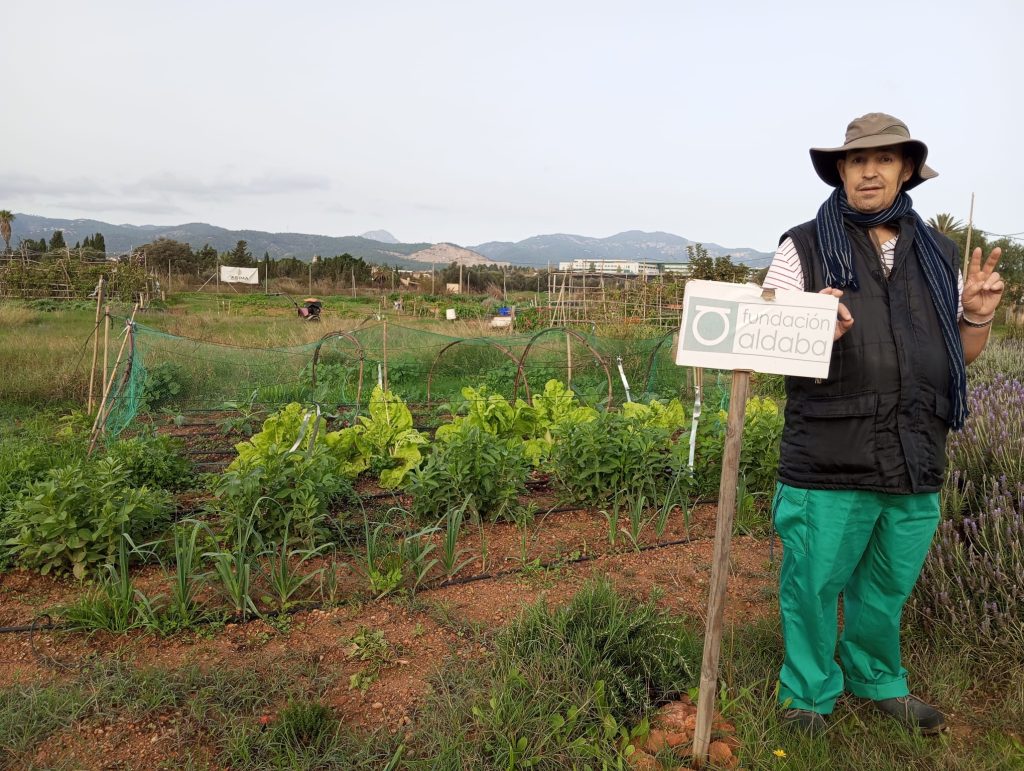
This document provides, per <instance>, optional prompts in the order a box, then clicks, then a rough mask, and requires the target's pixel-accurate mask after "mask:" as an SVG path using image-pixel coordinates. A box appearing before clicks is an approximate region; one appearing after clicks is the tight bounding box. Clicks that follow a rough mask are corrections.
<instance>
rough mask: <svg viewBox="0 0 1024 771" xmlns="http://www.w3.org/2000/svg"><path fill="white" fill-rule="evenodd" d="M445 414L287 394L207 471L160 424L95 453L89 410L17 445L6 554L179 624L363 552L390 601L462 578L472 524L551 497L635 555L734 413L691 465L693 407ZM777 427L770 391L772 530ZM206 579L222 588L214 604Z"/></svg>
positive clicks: (135, 619) (761, 454)
mask: <svg viewBox="0 0 1024 771" xmlns="http://www.w3.org/2000/svg"><path fill="white" fill-rule="evenodd" d="M448 407H449V409H450V412H449V414H448V418H447V420H445V421H443V422H442V423H441V424H440V425H439V426H437V427H436V429H435V430H434V431H433V434H432V435H431V434H429V433H427V432H424V431H421V430H418V429H416V428H414V426H413V414H412V412H411V411H410V409H409V407H408V405H407V404H406V403H405V402H404V401H403V400H402V399H401V398H399V397H398V396H396V395H395V394H393V393H391V392H389V391H384V390H382V389H380V388H377V389H375V390H374V392H373V394H372V396H371V399H370V403H369V408H368V410H367V411H366V414H362V415H359V416H358V417H356V418H354V419H352V420H351V424H350V425H349V424H348V422H349V421H348V420H346V416H344V415H340V416H332V417H331V419H328V418H326V417H324V416H321V415H319V414H318V412H317V411H316V410H315V409H314V408H307V407H304V406H302V405H300V404H298V403H293V404H289V405H288V406H286V407H284V408H283V409H281V410H279V411H277V412H275V413H273V414H271V415H270V416H269V417H267V418H266V420H265V421H264V422H263V424H262V428H261V429H260V430H259V431H257V432H256V433H254V434H253V435H252V436H251V437H249V438H248V439H246V440H245V441H242V442H240V443H238V445H237V455H236V457H235V458H234V460H233V461H232V462H231V464H230V465H229V466H228V468H227V469H226V470H225V471H223V472H222V473H217V474H204V475H199V474H196V473H195V469H194V467H193V466H192V465H191V464H190V462H189V461H188V459H187V457H188V456H187V455H185V454H184V452H183V447H182V445H181V443H180V441H179V440H177V439H173V438H171V437H168V436H165V435H159V434H157V433H154V432H152V431H147V430H143V431H141V432H139V433H137V434H136V435H135V436H133V437H131V438H127V439H123V440H122V441H120V442H117V443H115V444H113V445H112V446H111V448H110V450H109V452H108V453H107V454H106V455H104V456H103V457H97V458H90V457H85V456H84V455H83V453H82V451H81V447H82V434H83V433H84V421H83V420H81V419H80V418H77V419H76V418H74V417H72V418H69V419H66V420H65V422H64V425H63V427H62V429H61V430H60V431H58V432H57V433H58V435H57V436H55V437H53V440H52V441H51V442H49V443H41V442H36V443H35V444H34V445H31V446H29V445H28V444H25V445H24V446H22V447H21V448H20V452H16V451H14V450H13V448H6V449H5V454H6V455H7V457H6V458H5V459H4V466H3V467H4V468H5V469H6V471H5V478H4V480H3V485H4V487H5V489H6V492H7V495H5V496H4V500H5V501H6V503H5V505H4V511H3V529H4V531H5V538H4V544H5V545H4V549H5V554H4V559H5V560H6V561H7V562H8V563H13V564H17V565H20V566H22V567H25V568H29V569H32V570H38V571H40V572H42V573H46V574H65V573H69V574H72V575H73V576H76V577H78V578H81V579H86V580H90V581H93V582H96V586H97V587H98V589H97V594H96V595H95V596H93V597H90V598H88V599H87V601H86V603H85V604H86V607H85V610H83V609H81V608H79V609H77V610H75V609H72V610H71V611H69V612H68V613H65V617H67V618H76V619H78V621H79V622H80V623H83V624H85V625H90V623H91V625H92V626H109V625H110V624H109V623H108V622H109V621H110V619H111V618H113V617H115V616H116V617H117V618H118V619H120V620H119V621H118V622H117V624H119V625H121V626H123V625H125V624H128V625H135V624H146V625H150V626H153V627H155V628H158V629H164V630H175V629H179V628H181V627H182V626H187V625H189V624H191V623H194V622H195V621H196V620H197V619H200V618H204V619H205V618H208V617H209V616H210V614H220V615H224V614H230V615H237V616H247V615H250V614H256V613H266V612H270V611H282V610H287V609H289V608H291V607H295V606H296V604H297V603H299V604H301V603H302V602H305V601H323V600H325V599H326V597H327V595H334V596H336V595H337V593H338V591H339V589H338V587H337V586H336V585H332V581H335V579H334V578H330V576H336V573H335V571H334V570H333V566H332V564H331V563H332V560H334V559H337V560H343V561H346V562H347V563H348V564H350V565H355V566H356V568H357V571H358V574H359V576H360V577H361V581H362V582H363V583H364V587H363V588H364V589H365V590H366V591H368V592H370V593H371V594H372V595H375V596H376V595H382V594H386V593H389V592H395V591H406V590H407V591H415V590H416V588H417V587H418V586H420V585H421V584H423V583H424V582H425V581H429V580H442V579H451V578H453V577H455V576H456V575H457V574H458V573H459V572H460V570H462V569H463V568H464V567H465V565H466V564H468V563H469V562H472V561H473V560H471V559H468V557H469V556H470V555H469V554H468V550H467V549H466V548H465V547H464V546H463V538H464V536H465V534H466V533H467V532H468V531H472V529H473V528H474V527H475V526H477V525H479V524H480V523H487V522H507V523H513V524H515V525H517V526H520V527H522V528H529V527H530V526H531V523H533V522H534V521H535V519H536V518H537V516H538V514H539V513H542V507H543V508H544V509H550V508H551V507H552V506H556V505H557V506H570V507H571V506H577V507H586V508H587V509H589V510H591V511H592V512H593V515H594V516H597V517H604V518H605V519H606V520H607V533H608V540H609V542H610V545H611V546H612V547H616V548H639V545H640V543H641V541H643V540H644V538H645V537H647V538H648V539H650V538H652V537H653V538H654V539H655V540H658V539H661V538H662V537H663V535H664V532H665V529H666V525H667V523H668V521H669V518H670V517H680V516H685V515H686V513H687V512H688V511H689V509H690V507H691V506H692V504H693V502H694V501H696V500H698V499H700V498H702V497H711V498H713V497H714V495H715V493H716V492H717V486H718V476H719V465H718V464H719V463H720V459H721V449H722V442H723V439H724V433H725V413H724V412H720V413H719V412H710V413H708V414H707V415H706V416H705V417H704V418H703V419H702V420H701V421H700V425H699V430H698V432H697V438H696V442H697V445H696V448H695V449H696V456H697V460H698V462H697V463H696V464H695V466H694V468H693V469H691V468H690V467H689V466H688V456H689V434H690V425H691V419H690V415H689V413H688V411H687V410H686V408H685V407H684V406H683V405H682V404H681V403H680V402H679V401H678V400H671V401H667V402H662V401H656V400H655V401H651V402H649V403H646V404H641V403H627V404H625V405H623V407H622V409H621V410H619V411H603V410H600V409H596V408H594V407H590V406H586V405H584V404H582V403H581V402H580V401H579V400H578V399H577V397H576V395H575V394H574V393H573V392H572V391H571V390H569V389H567V388H566V387H565V386H564V385H563V384H562V383H560V382H559V381H555V380H552V381H549V382H548V383H547V384H546V385H545V387H544V390H543V392H541V393H538V394H535V395H534V396H533V398H532V399H531V400H530V402H529V403H527V402H526V401H525V400H522V399H520V400H517V401H516V402H514V403H512V402H509V401H508V400H506V399H505V398H504V397H502V396H500V395H498V394H494V393H489V392H488V390H487V389H486V388H480V389H474V388H469V387H467V388H464V389H463V392H462V395H461V399H460V400H459V401H458V402H455V403H452V404H450V405H448ZM781 424H782V418H781V415H780V413H779V410H778V408H777V406H776V405H775V403H774V402H773V401H771V400H769V399H760V398H756V399H754V400H752V401H751V402H750V403H749V405H748V408H747V436H748V440H749V441H748V442H747V444H746V448H745V451H744V456H743V459H742V473H743V478H744V485H745V489H746V491H747V492H746V493H745V496H744V499H743V501H745V503H746V505H747V506H748V507H749V509H750V515H751V517H748V520H751V518H752V517H754V516H755V515H756V516H760V517H761V518H762V519H761V520H760V521H761V522H762V524H763V516H764V515H763V510H764V508H765V506H764V503H765V502H766V500H767V498H766V496H763V495H759V494H760V493H763V492H766V491H767V490H768V489H769V487H770V485H771V484H772V477H773V475H774V468H775V452H776V447H777V443H778V436H779V432H780V431H781ZM15 455H16V456H17V459H15ZM538 489H541V490H542V491H543V492H542V494H539V495H538V494H537V493H536V490H538ZM183 500H187V501H189V502H190V506H191V508H190V510H188V511H186V512H184V513H183V512H182V511H181V510H180V509H181V508H182V501H183ZM743 501H741V504H742V502H743ZM759 503H760V505H759ZM524 559H525V558H524ZM139 562H149V563H152V564H158V565H165V566H166V572H167V574H168V575H167V578H168V582H167V583H168V586H169V587H170V588H169V590H168V592H166V593H164V594H163V595H162V596H160V597H159V598H155V597H144V596H143V595H141V593H140V591H139V590H138V589H137V587H134V586H132V585H131V579H130V570H129V568H130V567H131V566H132V565H134V564H136V563H139ZM314 566H315V567H314ZM211 583H212V584H213V585H215V586H217V588H218V590H219V591H218V592H217V593H216V594H218V596H219V598H220V599H219V601H218V603H215V604H211V603H209V602H204V603H203V604H202V606H200V603H199V601H198V599H197V597H198V596H200V594H203V590H202V588H201V586H200V585H202V587H205V586H206V585H207V584H211ZM206 594H207V595H208V594H209V593H206ZM204 596H205V595H204ZM97 603H99V605H100V606H103V607H105V608H108V609H109V608H111V607H114V606H118V605H120V606H121V607H122V612H120V613H119V614H115V613H113V612H108V611H107V610H104V609H103V607H101V609H99V610H97ZM89 614H92V616H93V618H92V621H91V622H89V620H88V619H87V618H83V617H85V616H89ZM97 619H98V620H97Z"/></svg>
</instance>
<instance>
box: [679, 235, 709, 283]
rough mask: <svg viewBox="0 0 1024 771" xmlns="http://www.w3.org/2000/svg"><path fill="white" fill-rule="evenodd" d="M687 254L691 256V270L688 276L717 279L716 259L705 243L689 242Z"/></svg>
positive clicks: (707, 279) (703, 279)
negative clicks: (709, 252)
mask: <svg viewBox="0 0 1024 771" xmlns="http://www.w3.org/2000/svg"><path fill="white" fill-rule="evenodd" d="M686 254H687V257H689V260H688V262H689V265H690V272H689V273H688V274H687V278H696V279H701V280H702V281H714V280H715V261H714V259H713V258H712V257H711V255H710V254H708V250H707V249H705V248H704V244H687V245H686Z"/></svg>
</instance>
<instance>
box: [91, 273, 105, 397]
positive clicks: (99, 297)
mask: <svg viewBox="0 0 1024 771" xmlns="http://www.w3.org/2000/svg"><path fill="white" fill-rule="evenodd" d="M102 307H103V276H100V280H99V281H97V282H96V324H95V326H94V327H93V330H92V333H93V338H92V366H91V367H89V406H88V409H87V414H89V415H92V390H93V384H94V382H95V380H96V359H97V355H98V354H99V350H100V309H101V308H102Z"/></svg>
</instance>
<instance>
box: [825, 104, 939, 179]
mask: <svg viewBox="0 0 1024 771" xmlns="http://www.w3.org/2000/svg"><path fill="white" fill-rule="evenodd" d="M895 146H901V148H902V149H903V151H904V152H905V153H908V154H909V155H910V156H911V157H912V158H913V159H914V173H913V175H911V177H910V179H908V180H907V181H906V182H904V183H903V188H902V189H903V190H910V189H911V188H912V187H917V186H918V185H920V184H921V183H922V182H924V181H925V180H926V179H932V178H934V177H937V176H939V173H938V172H937V171H935V169H933V168H931V167H930V166H928V164H926V163H925V160H926V159H927V158H928V146H927V145H926V144H925V143H924V142H922V141H921V140H920V139H913V138H911V136H910V129H908V128H907V124H906V123H904V122H903V121H901V120H900V119H899V118H894V117H893V116H892V115H886V114H885V113H884V112H869V113H868V114H867V115H862V116H861V117H859V118H854V119H853V120H852V121H850V125H849V126H847V127H846V141H845V142H844V143H843V145H842V147H812V148H811V163H813V164H814V170H815V171H816V172H818V176H819V177H821V179H822V180H823V181H824V182H825V184H827V185H830V186H831V187H839V186H840V185H842V184H843V180H842V178H841V177H840V176H839V169H838V168H836V161H837V160H838V159H839V158H842V157H844V156H845V155H846V153H847V152H849V151H850V150H867V149H870V148H872V147H895Z"/></svg>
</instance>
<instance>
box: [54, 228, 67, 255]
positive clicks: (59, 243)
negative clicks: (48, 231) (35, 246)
mask: <svg viewBox="0 0 1024 771" xmlns="http://www.w3.org/2000/svg"><path fill="white" fill-rule="evenodd" d="M65 248H67V244H65V243H64V231H63V230H55V231H53V235H52V236H50V251H51V252H55V251H57V250H58V249H65Z"/></svg>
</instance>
